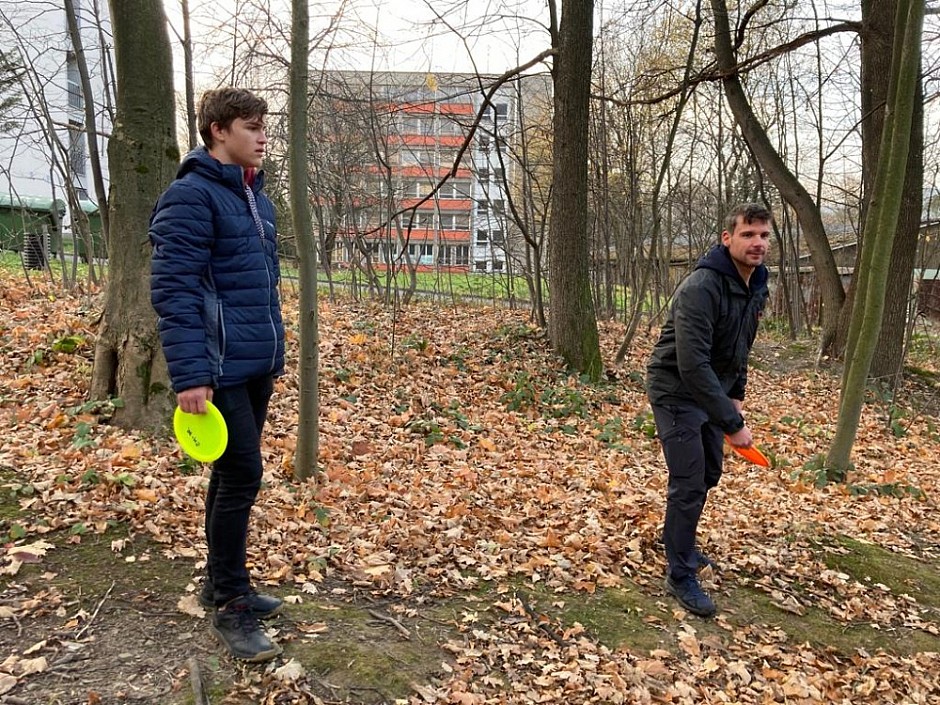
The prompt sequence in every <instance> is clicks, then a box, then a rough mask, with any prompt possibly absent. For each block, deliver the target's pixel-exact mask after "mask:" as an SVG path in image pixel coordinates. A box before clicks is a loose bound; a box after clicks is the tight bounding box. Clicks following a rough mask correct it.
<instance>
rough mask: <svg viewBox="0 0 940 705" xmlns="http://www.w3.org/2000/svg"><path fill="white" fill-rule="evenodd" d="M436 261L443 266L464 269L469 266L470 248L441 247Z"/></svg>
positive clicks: (456, 246)
mask: <svg viewBox="0 0 940 705" xmlns="http://www.w3.org/2000/svg"><path fill="white" fill-rule="evenodd" d="M437 261H438V263H439V264H443V265H448V266H458V267H461V266H462V267H466V266H467V265H468V264H470V248H469V247H468V246H467V245H453V246H444V245H441V246H440V248H439V254H438V259H437Z"/></svg>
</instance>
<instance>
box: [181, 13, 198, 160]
mask: <svg viewBox="0 0 940 705" xmlns="http://www.w3.org/2000/svg"><path fill="white" fill-rule="evenodd" d="M180 2H181V10H182V13H183V70H184V73H185V74H186V76H185V79H186V134H187V135H189V148H190V149H195V148H196V145H197V144H198V141H197V132H196V90H195V88H194V86H193V81H194V80H195V77H194V76H193V34H192V31H191V30H190V28H189V0H180Z"/></svg>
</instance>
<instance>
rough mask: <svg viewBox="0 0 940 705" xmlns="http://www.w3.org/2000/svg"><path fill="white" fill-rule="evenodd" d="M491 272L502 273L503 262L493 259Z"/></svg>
mask: <svg viewBox="0 0 940 705" xmlns="http://www.w3.org/2000/svg"><path fill="white" fill-rule="evenodd" d="M493 271H494V272H501V271H503V261H502V260H501V259H494V260H493Z"/></svg>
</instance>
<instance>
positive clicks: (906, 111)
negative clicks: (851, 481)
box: [826, 0, 924, 481]
mask: <svg viewBox="0 0 940 705" xmlns="http://www.w3.org/2000/svg"><path fill="white" fill-rule="evenodd" d="M896 17H897V26H896V31H895V36H894V50H893V52H892V55H893V59H892V62H891V72H890V74H889V76H890V78H889V82H888V91H887V110H886V113H885V122H884V129H883V131H882V139H881V149H880V150H879V152H880V154H882V155H885V158H884V159H883V160H881V161H880V162H879V164H878V168H877V170H876V176H875V183H874V186H873V189H872V192H871V201H870V204H871V205H870V209H869V212H868V217H867V218H866V219H865V230H864V238H863V252H862V260H861V267H860V269H859V271H858V272H857V273H856V278H857V280H858V282H857V293H856V302H855V306H854V307H853V311H852V322H851V325H850V327H849V337H848V344H847V346H846V367H845V371H844V373H843V376H842V394H841V396H840V400H839V419H838V422H837V424H836V433H835V436H834V438H833V440H832V446H831V447H830V449H829V453H828V455H827V456H826V474H827V478H828V479H829V480H833V481H842V480H844V479H845V478H846V474H847V473H848V471H849V469H850V468H851V463H850V458H851V452H852V447H853V445H854V444H855V436H856V433H857V432H858V424H859V419H860V418H861V412H862V404H863V403H864V399H865V389H866V383H867V380H868V373H869V370H870V368H871V361H872V358H873V357H874V354H875V347H876V346H877V344H878V336H879V333H880V331H881V321H882V315H883V313H884V306H885V299H884V297H885V291H886V284H887V280H888V266H889V253H890V251H891V248H892V246H893V244H894V237H895V231H896V229H897V226H898V219H899V216H900V211H901V200H902V196H903V192H904V175H905V173H906V170H907V165H908V156H909V152H910V146H911V132H912V121H913V114H914V102H915V96H916V94H917V83H918V79H919V73H920V55H921V50H920V46H921V44H920V39H921V26H922V24H923V18H924V6H923V3H922V2H921V0H899V2H898V6H897V15H896Z"/></svg>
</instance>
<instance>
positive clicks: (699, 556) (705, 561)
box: [695, 547, 718, 573]
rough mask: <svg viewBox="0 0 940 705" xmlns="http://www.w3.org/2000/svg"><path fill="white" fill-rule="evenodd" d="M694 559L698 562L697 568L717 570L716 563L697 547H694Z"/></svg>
mask: <svg viewBox="0 0 940 705" xmlns="http://www.w3.org/2000/svg"><path fill="white" fill-rule="evenodd" d="M695 561H696V562H697V563H698V568H697V570H701V569H702V568H711V569H712V570H714V571H715V572H716V573H717V572H718V564H717V563H715V561H713V560H712V559H711V558H709V557H708V556H706V555H705V554H704V553H702V552H701V551H700V550H699V549H698V547H696V548H695Z"/></svg>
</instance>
